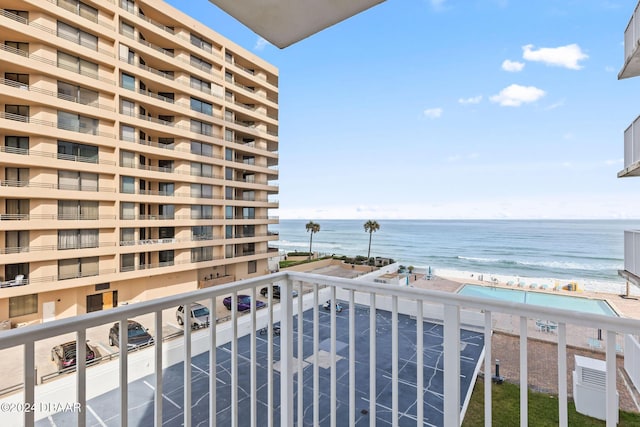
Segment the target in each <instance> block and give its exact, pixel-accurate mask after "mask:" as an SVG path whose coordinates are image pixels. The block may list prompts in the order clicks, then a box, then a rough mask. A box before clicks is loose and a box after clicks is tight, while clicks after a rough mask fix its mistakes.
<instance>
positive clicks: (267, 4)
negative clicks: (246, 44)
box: [209, 0, 385, 49]
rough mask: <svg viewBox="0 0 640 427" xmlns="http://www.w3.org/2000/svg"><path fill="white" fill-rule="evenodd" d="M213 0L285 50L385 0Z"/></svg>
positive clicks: (212, 1) (212, 0) (211, 0)
mask: <svg viewBox="0 0 640 427" xmlns="http://www.w3.org/2000/svg"><path fill="white" fill-rule="evenodd" d="M209 1H210V2H211V3H213V4H215V5H216V6H218V7H219V8H221V9H222V10H224V11H225V12H227V13H228V14H229V15H231V16H233V17H234V18H235V19H237V20H238V21H240V22H242V23H243V24H244V25H246V26H247V27H249V28H250V29H251V30H253V31H254V32H255V33H257V34H258V35H259V36H261V37H262V38H264V39H266V40H267V41H268V42H270V43H271V44H273V45H275V46H277V47H279V48H281V49H282V48H285V47H287V46H289V45H291V44H293V43H296V42H298V41H300V40H302V39H304V38H307V37H309V36H310V35H312V34H315V33H317V32H319V31H321V30H324V29H325V28H328V27H330V26H332V25H334V24H337V23H338V22H340V21H344V20H345V19H347V18H350V17H352V16H354V15H357V14H358V13H360V12H362V11H364V10H367V9H369V8H370V7H373V6H375V5H377V4H379V3H382V2H384V1H385V0H209Z"/></svg>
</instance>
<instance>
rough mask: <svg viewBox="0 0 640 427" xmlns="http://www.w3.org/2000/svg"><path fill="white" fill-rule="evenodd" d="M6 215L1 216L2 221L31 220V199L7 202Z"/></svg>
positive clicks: (8, 200) (9, 200)
mask: <svg viewBox="0 0 640 427" xmlns="http://www.w3.org/2000/svg"><path fill="white" fill-rule="evenodd" d="M5 212H6V214H4V215H0V219H2V220H20V219H27V218H29V199H7V200H5Z"/></svg>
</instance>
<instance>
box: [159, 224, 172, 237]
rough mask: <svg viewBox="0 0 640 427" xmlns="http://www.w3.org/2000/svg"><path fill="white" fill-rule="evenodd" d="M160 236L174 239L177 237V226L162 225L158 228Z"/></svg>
mask: <svg viewBox="0 0 640 427" xmlns="http://www.w3.org/2000/svg"><path fill="white" fill-rule="evenodd" d="M158 237H159V238H160V239H174V238H175V237H176V228H175V227H160V228H159V229H158Z"/></svg>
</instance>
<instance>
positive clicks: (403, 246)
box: [272, 220, 640, 292]
mask: <svg viewBox="0 0 640 427" xmlns="http://www.w3.org/2000/svg"><path fill="white" fill-rule="evenodd" d="M307 222H308V221H307V220H281V221H280V224H279V225H278V226H277V227H273V228H272V229H273V230H274V231H276V230H277V231H279V233H280V240H279V241H278V242H272V244H274V245H275V246H278V247H279V248H280V249H281V250H284V251H287V252H289V251H294V250H298V251H308V250H309V233H308V232H306V230H305V224H306V223H307ZM315 222H317V223H319V224H320V232H319V233H316V234H314V236H313V250H314V251H316V252H320V253H322V254H339V255H364V256H366V255H367V246H368V243H369V233H367V232H365V231H364V223H365V221H364V220H318V221H315ZM378 223H379V224H380V230H378V231H377V232H375V233H373V239H372V244H371V256H382V257H389V258H393V259H394V260H396V261H398V262H400V263H402V264H404V265H413V266H415V267H427V266H430V267H432V268H433V269H435V270H436V274H438V272H443V271H446V272H447V273H448V274H449V275H450V276H460V277H466V276H470V274H484V275H496V276H506V277H519V278H523V279H525V278H530V279H532V280H533V279H534V278H539V279H540V280H542V278H544V279H549V280H554V279H558V280H560V281H564V282H566V281H568V280H576V281H578V282H579V283H583V284H586V285H587V286H586V288H587V289H588V290H603V291H612V292H618V289H619V288H620V289H621V288H622V287H624V284H625V282H624V280H623V279H622V278H621V277H619V276H618V274H617V271H618V270H620V269H622V268H623V265H624V243H623V241H624V230H632V229H637V228H638V226H640V220H386V221H385V220H382V221H378ZM442 275H445V274H442ZM607 287H608V288H609V289H605V288H607Z"/></svg>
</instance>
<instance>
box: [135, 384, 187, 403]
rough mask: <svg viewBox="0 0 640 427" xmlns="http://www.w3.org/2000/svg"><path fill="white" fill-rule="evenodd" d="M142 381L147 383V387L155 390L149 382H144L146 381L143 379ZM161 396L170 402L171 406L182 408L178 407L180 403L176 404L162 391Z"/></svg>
mask: <svg viewBox="0 0 640 427" xmlns="http://www.w3.org/2000/svg"><path fill="white" fill-rule="evenodd" d="M142 382H143V383H145V384H146V385H147V387H149V388H150V389H151V390H154V391H155V389H156V388H155V387H154V386H152V385H151V384H149V383H148V382H146V381H144V380H143V381H142ZM162 397H163V398H165V399H167V400H168V401H169V403H171V404H172V405H173V406H175V407H176V408H178V409H182V408H180V405H178V404H177V403H176V402H174V401H173V400H171V399H169V398H168V397H167V396H166V395H165V394H164V393H162Z"/></svg>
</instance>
